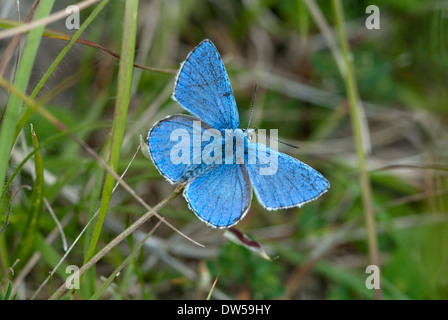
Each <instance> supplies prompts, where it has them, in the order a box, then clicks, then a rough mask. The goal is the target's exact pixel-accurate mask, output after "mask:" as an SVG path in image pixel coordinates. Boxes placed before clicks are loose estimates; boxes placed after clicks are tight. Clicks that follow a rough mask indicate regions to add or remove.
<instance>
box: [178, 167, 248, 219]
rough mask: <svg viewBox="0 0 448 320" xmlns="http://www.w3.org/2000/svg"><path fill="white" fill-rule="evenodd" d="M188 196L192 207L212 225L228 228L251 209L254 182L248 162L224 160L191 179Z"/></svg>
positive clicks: (187, 198)
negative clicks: (224, 161) (251, 180)
mask: <svg viewBox="0 0 448 320" xmlns="http://www.w3.org/2000/svg"><path fill="white" fill-rule="evenodd" d="M184 197H185V199H186V200H187V202H188V204H189V206H190V208H191V210H192V211H193V212H194V213H195V214H196V215H197V216H198V217H199V218H200V219H201V220H203V221H204V222H206V223H207V224H208V225H210V226H213V227H218V228H228V227H231V226H232V225H234V224H236V223H237V222H238V221H240V220H241V219H242V218H243V217H244V215H245V214H246V213H247V211H248V210H249V207H250V203H251V200H252V185H251V183H250V178H249V175H248V173H247V170H246V168H245V166H244V165H237V164H221V165H219V166H217V167H216V168H214V169H213V170H212V171H210V172H207V173H205V174H202V175H200V176H198V177H197V178H195V179H194V180H193V181H191V182H190V183H189V184H188V185H187V186H186V188H185V191H184Z"/></svg>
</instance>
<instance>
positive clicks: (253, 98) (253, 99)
mask: <svg viewBox="0 0 448 320" xmlns="http://www.w3.org/2000/svg"><path fill="white" fill-rule="evenodd" d="M257 91H258V84H256V85H255V88H254V95H253V96H252V105H251V107H250V116H249V123H248V124H247V127H248V128H250V122H251V121H252V116H253V114H254V107H255V96H256V95H257Z"/></svg>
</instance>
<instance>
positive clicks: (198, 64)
mask: <svg viewBox="0 0 448 320" xmlns="http://www.w3.org/2000/svg"><path fill="white" fill-rule="evenodd" d="M173 98H174V99H175V100H176V101H177V102H179V103H180V104H181V105H182V106H183V107H184V108H185V109H187V110H188V111H189V112H191V113H192V114H194V115H196V116H197V117H199V118H200V119H201V120H202V121H204V122H206V123H208V124H209V125H210V126H212V127H213V128H216V129H219V130H221V131H222V130H223V129H237V128H238V126H239V118H238V110H237V107H236V102H235V98H234V96H233V92H232V88H231V86H230V81H229V77H228V76H227V72H226V69H225V67H224V64H223V62H222V60H221V57H220V55H219V52H218V50H216V47H215V46H214V44H213V43H212V42H211V41H209V40H204V41H202V42H201V43H200V44H199V45H198V46H197V47H196V48H195V49H194V50H193V51H192V52H191V53H190V54H189V55H188V57H187V59H186V60H185V62H184V63H183V64H182V66H181V68H180V70H179V73H178V75H177V78H176V83H175V87H174V93H173Z"/></svg>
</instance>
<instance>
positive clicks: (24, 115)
mask: <svg viewBox="0 0 448 320" xmlns="http://www.w3.org/2000/svg"><path fill="white" fill-rule="evenodd" d="M108 2H109V0H103V1H101V2H100V4H98V5H97V6H96V7H95V9H94V10H93V11H92V13H91V14H90V15H89V16H88V17H87V19H86V20H85V21H84V23H83V24H82V25H81V26H80V28H79V30H78V31H76V32H75V34H74V35H73V36H72V38H71V39H70V41H69V42H68V43H67V45H66V46H65V47H64V48H63V49H62V50H61V52H60V53H59V54H58V56H57V57H56V58H55V59H54V61H53V63H52V64H51V65H50V67H49V68H48V70H47V71H46V72H45V73H44V75H43V76H42V78H41V79H40V81H39V83H38V84H37V85H36V87H35V88H34V90H33V92H32V93H31V94H30V98H31V99H35V98H36V97H37V95H38V94H39V92H40V90H41V89H42V87H43V86H44V85H45V83H46V82H47V80H48V79H49V78H50V76H51V75H52V74H53V72H54V70H56V68H57V67H58V65H59V64H60V63H61V61H62V59H64V57H65V56H66V55H67V53H68V52H69V50H70V49H71V48H72V46H73V45H74V44H75V43H76V41H77V40H78V38H79V37H80V36H81V35H82V34H83V32H84V31H85V30H86V29H87V27H88V26H89V25H90V23H92V21H93V20H94V19H95V18H96V17H97V15H98V14H99V13H100V12H101V10H103V8H104V7H105V6H106V4H107V3H108ZM35 111H36V110H35V109H34V108H30V107H29V106H27V105H25V107H24V108H23V109H22V111H21V115H20V120H19V122H18V124H17V127H16V132H15V137H14V139H16V138H17V136H18V135H19V132H20V130H22V128H23V126H24V125H25V123H26V122H27V121H28V120H29V119H30V118H31V116H32V115H33V113H34V112H35Z"/></svg>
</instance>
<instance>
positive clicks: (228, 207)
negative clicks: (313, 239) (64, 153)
mask: <svg viewBox="0 0 448 320" xmlns="http://www.w3.org/2000/svg"><path fill="white" fill-rule="evenodd" d="M172 97H173V99H174V100H175V101H177V102H178V103H179V104H180V105H181V106H182V107H183V108H185V109H186V110H187V111H189V112H190V113H192V114H193V115H194V116H190V115H183V114H176V115H171V116H168V117H166V118H165V119H162V120H160V121H158V122H157V123H155V124H154V126H153V127H152V129H151V130H150V131H149V133H148V149H149V153H150V156H151V159H152V161H153V162H154V165H155V166H156V168H157V169H158V170H159V172H160V173H161V174H162V175H163V176H164V177H165V178H166V179H167V180H168V181H169V182H171V183H181V184H184V185H185V189H184V192H183V195H184V197H185V199H186V200H187V202H188V205H189V207H190V209H191V210H192V211H193V212H194V213H195V214H196V215H197V216H198V217H199V218H200V219H201V220H202V221H204V222H205V223H207V224H208V225H210V226H212V227H218V228H229V227H231V226H233V225H235V224H236V223H238V222H239V221H240V220H241V219H242V218H243V217H244V216H245V215H246V213H247V212H248V210H249V208H250V205H251V201H252V194H253V191H254V192H255V195H256V196H257V199H258V201H259V202H260V203H261V204H262V206H263V207H264V208H266V209H267V210H278V209H285V208H291V207H300V206H301V205H303V204H305V203H307V202H310V201H312V200H314V199H316V198H318V197H319V196H320V195H322V194H323V193H325V192H326V191H327V189H328V188H329V187H330V184H329V183H328V181H327V180H326V179H325V178H324V177H323V176H322V175H321V174H320V173H319V172H317V171H316V170H314V169H313V168H311V167H309V166H308V165H306V164H304V163H302V162H300V161H298V160H296V159H294V158H292V157H290V156H288V155H286V154H284V153H281V152H278V151H276V150H274V149H273V148H269V147H268V146H265V145H263V144H259V143H253V142H250V138H251V133H250V131H249V130H241V129H238V127H239V117H238V110H237V106H236V102H235V98H234V96H233V92H232V88H231V86H230V81H229V78H228V76H227V72H226V70H225V68H224V64H223V62H222V60H221V57H220V55H219V53H218V51H217V49H216V47H215V46H214V44H213V43H212V42H211V41H210V40H204V41H202V42H201V43H200V44H199V45H198V46H197V47H196V48H195V49H194V50H193V51H192V52H190V53H189V55H188V56H187V59H186V60H185V61H184V62H183V63H182V65H181V67H180V70H179V73H178V74H177V77H176V81H175V86H174V92H173V96H172ZM228 131H233V132H235V134H234V136H233V137H231V139H230V140H232V142H235V140H238V139H242V141H243V144H242V145H243V148H244V150H243V151H241V150H242V149H240V152H239V153H238V151H237V150H236V149H237V148H235V145H233V150H230V151H233V153H232V154H233V155H232V156H231V157H230V158H229V157H228V156H227V154H226V153H225V152H226V150H227V149H225V144H224V143H222V140H220V139H221V138H222V137H223V136H225V137H227V136H226V134H227V132H228ZM174 132H177V133H181V134H179V135H174V137H173V133H174ZM182 134H186V135H188V136H189V137H191V136H192V137H193V139H192V140H195V139H196V138H195V136H196V137H199V139H196V140H195V141H196V144H195V141H193V145H190V144H188V145H187V148H186V149H185V148H184V149H179V150H178V149H176V148H178V147H179V145H180V140H182V137H181V136H182ZM179 138H181V139H179ZM190 139H191V138H190ZM228 140H229V139H227V140H226V141H228ZM213 142H215V144H214V145H213ZM220 144H221V145H220ZM184 145H185V144H184ZM210 146H214V148H211V147H210ZM221 146H222V148H221ZM204 154H206V155H207V156H205V158H204ZM224 154H226V156H224ZM235 154H236V155H235ZM173 156H176V157H177V158H179V157H183V160H188V161H173ZM251 156H252V160H254V159H255V161H250V157H251ZM213 157H215V158H214V160H215V161H207V160H210V159H212V158H213ZM216 159H218V160H222V161H216ZM272 159H277V160H276V161H277V167H276V170H275V171H272V172H271V173H268V174H263V173H261V172H262V170H263V169H266V170H268V171H269V168H268V167H269V166H268V164H269V161H270V160H272Z"/></svg>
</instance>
